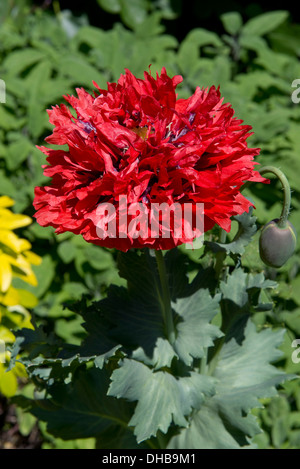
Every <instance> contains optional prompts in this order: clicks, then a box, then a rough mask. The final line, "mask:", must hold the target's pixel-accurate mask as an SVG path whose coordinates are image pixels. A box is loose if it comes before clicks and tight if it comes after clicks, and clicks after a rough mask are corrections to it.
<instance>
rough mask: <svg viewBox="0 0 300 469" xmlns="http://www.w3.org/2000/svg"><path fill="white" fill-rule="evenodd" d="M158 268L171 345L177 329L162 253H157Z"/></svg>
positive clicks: (165, 321) (164, 313)
mask: <svg viewBox="0 0 300 469" xmlns="http://www.w3.org/2000/svg"><path fill="white" fill-rule="evenodd" d="M155 256H156V262H157V268H158V273H159V278H160V283H161V290H162V298H163V318H164V323H165V327H166V333H167V337H168V340H169V342H170V343H171V344H173V343H174V342H175V328H174V322H173V313H172V308H171V297H170V290H169V284H168V279H167V271H166V265H165V260H164V256H163V254H162V252H161V251H155Z"/></svg>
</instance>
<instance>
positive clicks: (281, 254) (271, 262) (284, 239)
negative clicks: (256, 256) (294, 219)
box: [259, 218, 297, 268]
mask: <svg viewBox="0 0 300 469" xmlns="http://www.w3.org/2000/svg"><path fill="white" fill-rule="evenodd" d="M278 221H279V219H278V218H277V219H275V220H272V221H270V222H269V223H267V224H266V225H265V226H264V227H263V229H262V231H261V234H260V239H259V253H260V257H261V260H262V261H263V262H264V263H265V264H266V265H268V266H270V267H277V268H278V267H281V266H282V265H283V264H285V263H286V261H287V260H288V259H289V258H290V257H291V255H292V254H293V252H294V251H295V249H296V242H297V235H296V230H295V228H294V226H293V225H292V223H290V222H289V221H287V222H286V224H285V227H284V228H281V227H280V226H278Z"/></svg>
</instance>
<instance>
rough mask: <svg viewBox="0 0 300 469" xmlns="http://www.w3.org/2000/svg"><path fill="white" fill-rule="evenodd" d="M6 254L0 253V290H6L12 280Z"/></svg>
mask: <svg viewBox="0 0 300 469" xmlns="http://www.w3.org/2000/svg"><path fill="white" fill-rule="evenodd" d="M8 259H9V257H8V256H7V255H6V254H0V291H2V292H6V291H7V290H8V288H9V286H10V284H11V281H12V269H11V266H10V263H9V261H8Z"/></svg>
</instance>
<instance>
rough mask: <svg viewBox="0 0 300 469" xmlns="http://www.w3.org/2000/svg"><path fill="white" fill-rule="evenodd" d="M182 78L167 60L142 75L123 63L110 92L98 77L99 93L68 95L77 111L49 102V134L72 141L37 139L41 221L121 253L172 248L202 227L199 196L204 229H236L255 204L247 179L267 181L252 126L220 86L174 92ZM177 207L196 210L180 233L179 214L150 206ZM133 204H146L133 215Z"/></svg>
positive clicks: (37, 196) (37, 193)
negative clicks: (244, 190)
mask: <svg viewBox="0 0 300 469" xmlns="http://www.w3.org/2000/svg"><path fill="white" fill-rule="evenodd" d="M181 81H182V77H180V76H175V77H173V78H170V77H169V76H168V75H167V73H166V70H165V68H163V69H162V71H161V74H160V76H159V75H158V74H157V76H156V78H154V77H152V76H151V74H150V73H147V72H145V74H144V79H138V78H136V77H135V76H134V75H133V74H132V73H131V72H130V71H128V70H126V73H125V75H121V77H120V79H119V81H118V83H108V87H107V89H105V90H104V89H100V88H99V87H98V86H97V85H96V83H94V85H95V87H96V88H97V91H95V93H94V95H91V94H89V93H88V92H86V91H85V90H84V89H82V88H80V89H77V90H76V91H77V95H78V97H74V96H69V95H68V96H64V98H65V99H66V101H67V102H68V103H69V104H70V106H71V107H72V108H73V109H74V110H75V113H74V112H73V113H71V110H70V109H69V108H68V107H67V106H66V105H64V104H61V105H60V106H55V107H52V109H51V110H48V113H49V116H50V122H51V124H53V125H54V131H53V134H52V135H51V136H49V137H47V138H46V141H47V142H48V143H50V144H54V145H66V146H67V147H68V148H67V149H50V148H46V147H39V148H40V149H41V151H42V152H43V153H45V154H46V155H47V161H48V163H49V165H45V166H43V167H44V168H45V170H44V174H45V175H46V176H49V177H51V178H52V183H51V185H49V186H46V187H37V188H36V189H35V199H34V207H35V209H36V214H35V217H36V219H37V221H38V223H39V224H40V225H42V226H49V225H50V226H53V227H54V228H55V229H56V233H63V232H65V231H71V232H73V233H76V234H81V235H82V236H83V237H84V239H85V240H86V241H88V242H92V243H94V244H98V245H102V246H106V247H115V248H117V249H120V250H123V251H126V250H128V249H130V248H141V247H151V248H154V249H170V248H173V247H174V246H176V245H180V244H182V243H186V242H190V241H191V240H192V239H194V238H195V237H196V236H198V235H199V234H201V233H200V231H201V230H200V231H199V229H197V226H196V222H195V217H194V215H195V213H194V212H195V210H196V208H197V207H198V205H197V204H203V206H204V217H203V221H204V226H203V230H202V231H207V230H209V229H211V228H212V227H213V226H214V225H215V224H218V225H220V226H221V227H222V228H224V229H225V230H226V231H229V230H230V226H231V217H232V216H234V215H237V214H241V213H243V212H244V211H248V210H249V207H250V205H251V203H250V202H249V201H248V200H247V199H246V198H245V197H244V196H243V195H242V194H241V193H240V188H241V186H242V185H243V184H244V183H245V182H246V181H260V182H264V181H265V179H264V178H263V177H261V176H260V174H259V173H258V172H257V171H255V170H254V165H255V164H257V163H256V162H254V161H253V159H254V157H255V156H256V155H258V153H259V149H257V148H248V146H247V143H246V140H247V138H248V137H249V135H251V134H250V133H249V131H250V130H251V127H250V126H248V125H243V121H242V120H239V119H237V118H235V117H234V110H233V109H232V107H231V105H230V104H223V99H221V96H220V92H219V89H216V88H215V87H214V86H212V87H211V88H210V89H200V88H199V87H198V88H197V89H196V91H195V93H194V94H193V95H192V96H191V97H190V98H188V99H177V95H176V93H175V89H176V86H177V85H178V84H179V83H180V82H181ZM121 198H122V201H123V204H122V206H121V204H120V199H121ZM175 205H176V207H177V208H178V207H179V208H180V207H188V208H189V212H190V213H192V214H193V215H192V219H191V220H192V221H191V222H190V225H189V228H190V229H188V230H185V229H181V232H182V233H180V230H179V231H178V228H182V227H183V225H182V226H179V225H181V223H183V222H184V220H183V218H184V216H183V215H182V216H181V218H180V219H179V220H178V216H176V217H175V211H169V212H170V213H169V214H167V215H168V216H167V215H166V214H165V212H167V211H168V210H165V211H164V210H160V211H159V213H158V212H155V211H153V207H157V206H159V207H164V208H165V209H166V208H168V207H174V206H175ZM129 207H130V209H129ZM132 207H133V208H134V207H136V208H137V209H138V208H140V210H139V211H138V210H136V212H135V214H134V210H133V209H132ZM125 212H126V213H125ZM157 213H158V215H157ZM178 213H180V211H179V212H177V214H178ZM182 213H183V212H182ZM125 215H126V216H125ZM156 215H157V216H156ZM168 217H169V219H168ZM154 218H155V220H154ZM151 219H153V220H154V222H155V223H154V229H152V230H151ZM170 219H171V222H172V223H171V222H170ZM175 219H176V220H175ZM168 220H169V221H168ZM149 221H150V223H149ZM147 222H148V223H147ZM176 223H177V229H176V226H175V225H176ZM108 226H110V228H109V229H108ZM113 226H114V228H115V229H112V228H111V227H113ZM152 228H153V227H152ZM178 233H179V234H178Z"/></svg>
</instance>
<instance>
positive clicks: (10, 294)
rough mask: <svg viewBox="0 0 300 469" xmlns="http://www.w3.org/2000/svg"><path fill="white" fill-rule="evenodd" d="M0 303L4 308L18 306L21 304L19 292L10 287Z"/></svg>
mask: <svg viewBox="0 0 300 469" xmlns="http://www.w3.org/2000/svg"><path fill="white" fill-rule="evenodd" d="M0 301H1V303H2V304H3V305H4V306H14V305H18V304H19V303H20V295H19V292H18V290H17V289H16V288H14V287H12V286H10V287H9V289H8V290H7V292H6V293H5V295H2V298H1V300H0ZM24 306H25V305H24Z"/></svg>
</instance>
